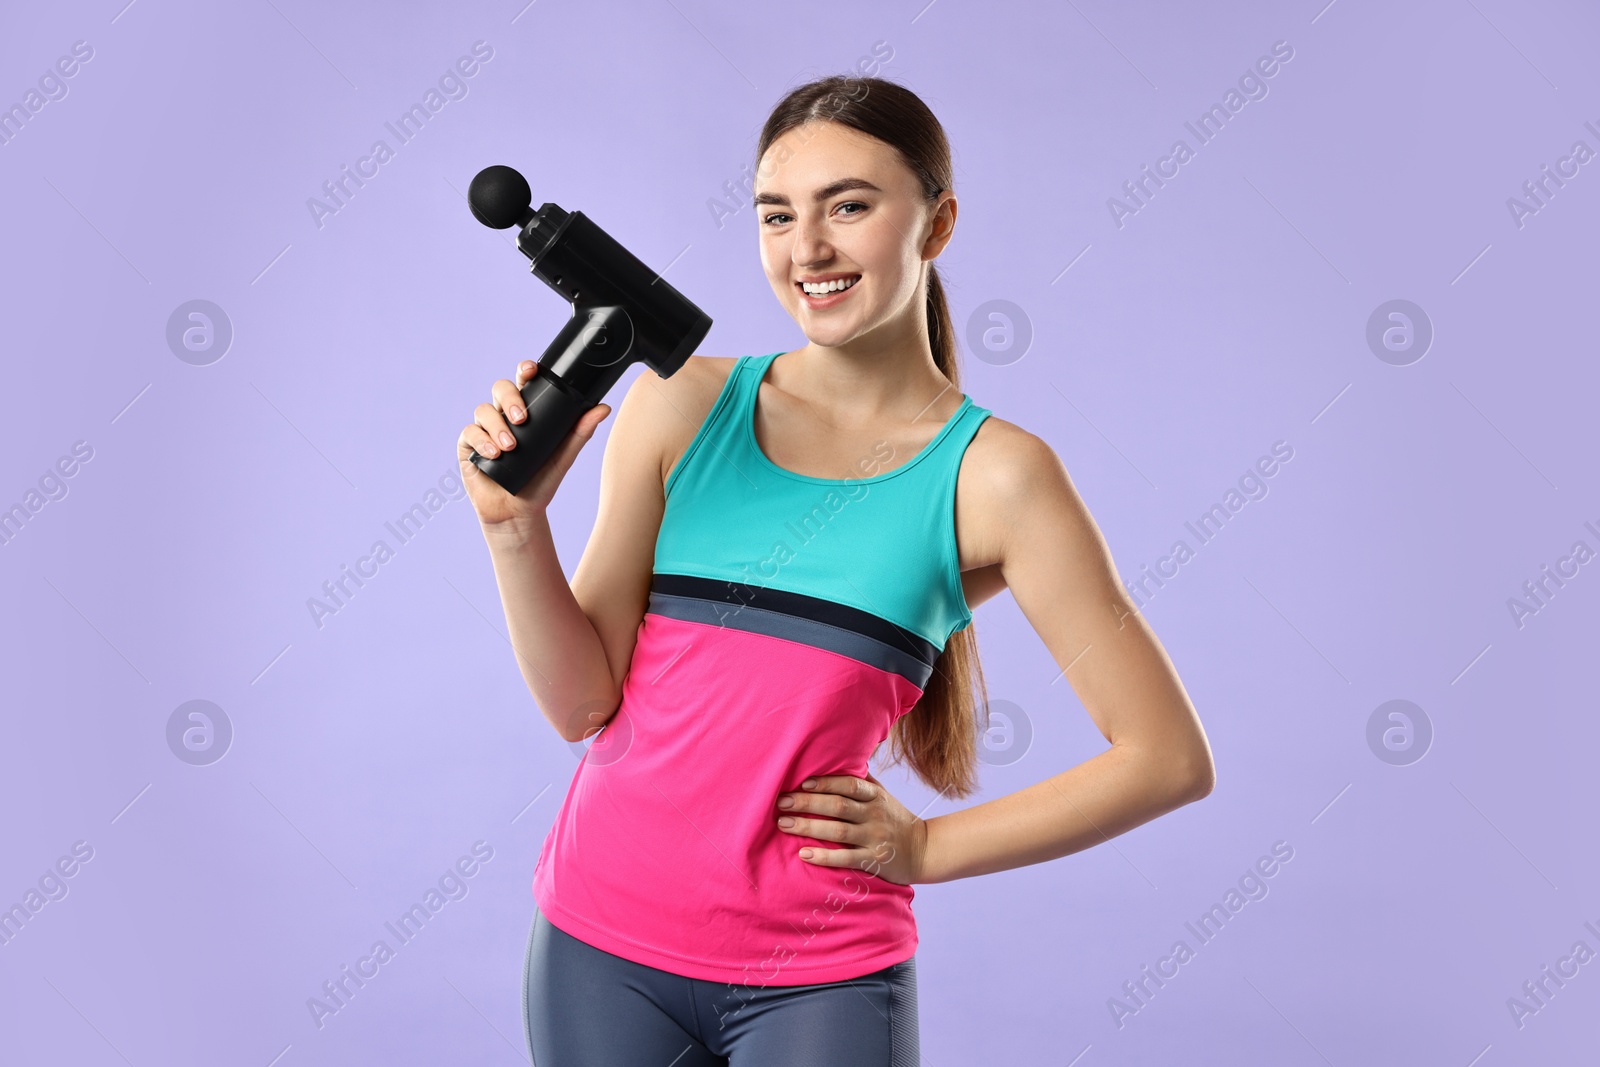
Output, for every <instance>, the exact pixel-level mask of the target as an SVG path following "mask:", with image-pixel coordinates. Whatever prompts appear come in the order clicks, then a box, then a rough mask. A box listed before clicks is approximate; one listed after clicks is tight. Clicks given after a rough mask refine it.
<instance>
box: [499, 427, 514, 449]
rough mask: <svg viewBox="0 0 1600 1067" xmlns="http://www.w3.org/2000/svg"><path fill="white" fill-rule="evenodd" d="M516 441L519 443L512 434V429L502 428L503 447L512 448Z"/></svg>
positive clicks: (501, 441) (501, 440) (501, 442)
mask: <svg viewBox="0 0 1600 1067" xmlns="http://www.w3.org/2000/svg"><path fill="white" fill-rule="evenodd" d="M516 443H517V439H516V438H515V437H512V436H511V431H510V430H501V431H500V444H501V446H502V447H505V448H510V447H511V446H512V445H514V444H516Z"/></svg>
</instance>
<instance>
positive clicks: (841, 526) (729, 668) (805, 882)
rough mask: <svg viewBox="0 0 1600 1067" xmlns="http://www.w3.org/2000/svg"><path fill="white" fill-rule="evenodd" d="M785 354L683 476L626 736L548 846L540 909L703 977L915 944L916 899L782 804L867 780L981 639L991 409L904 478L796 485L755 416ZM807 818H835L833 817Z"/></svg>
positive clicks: (577, 929)
mask: <svg viewBox="0 0 1600 1067" xmlns="http://www.w3.org/2000/svg"><path fill="white" fill-rule="evenodd" d="M780 354H781V353H778V352H774V353H771V354H770V355H766V356H741V357H740V358H739V359H738V360H737V361H736V362H735V364H734V366H733V368H732V369H731V370H730V371H729V374H728V378H727V381H726V382H725V383H724V384H723V387H722V391H721V393H720V394H719V396H718V398H717V401H716V403H715V405H714V406H713V407H712V409H711V411H710V413H709V414H708V415H707V416H706V419H705V421H704V423H703V424H702V425H701V426H700V428H699V430H698V431H697V432H696V434H695V436H694V438H693V439H692V440H691V442H690V444H689V447H688V450H687V451H686V452H685V453H684V455H683V457H682V458H681V459H680V460H679V461H678V463H677V465H676V466H675V467H674V469H673V470H672V472H671V474H670V475H669V476H668V479H667V482H666V486H665V490H666V506H665V511H664V513H663V516H662V522H661V529H660V533H659V535H658V536H657V539H656V548H655V559H654V568H653V574H652V577H651V584H650V598H649V603H648V606H647V608H646V611H645V614H644V618H643V620H642V621H641V623H640V626H639V631H638V635H637V643H636V645H635V647H634V652H633V659H632V661H631V664H630V667H629V671H628V674H627V676H626V678H625V680H624V682H623V690H622V701H621V704H620V706H619V707H618V709H617V712H616V714H615V716H614V717H613V718H612V720H611V721H610V722H609V723H608V724H607V725H606V727H605V729H604V730H603V731H601V733H600V734H598V735H597V736H596V737H595V738H594V740H593V741H592V742H591V743H590V745H589V747H588V749H587V751H586V753H585V755H584V758H583V760H582V761H581V762H580V763H579V765H578V768H577V770H576V772H575V773H574V775H573V777H572V782H571V785H570V786H569V787H568V790H567V794H566V799H565V800H564V801H563V802H562V805H561V809H560V811H559V812H558V813H557V815H556V818H555V822H554V823H553V824H552V825H551V827H550V831H549V833H548V834H547V836H546V837H545V841H544V847H543V850H542V852H541V853H540V856H539V860H538V863H537V865H536V867H535V869H534V877H533V894H534V898H535V899H536V901H537V902H538V905H539V908H540V910H541V911H542V912H543V913H544V914H545V916H546V917H547V918H548V919H549V920H550V922H551V923H553V924H554V925H555V926H557V927H559V928H560V929H562V930H564V931H566V932H567V933H569V934H571V935H572V936H574V937H576V938H578V939H579V940H581V941H585V942H587V943H588V944H590V945H593V946H595V947H597V948H600V949H602V950H604V951H606V952H609V953H612V954H613V955H617V956H621V957H623V958H625V959H629V960H633V961H635V962H638V963H642V964H645V965H647V966H650V967H655V968H658V969H660V970H665V971H669V972H672V973H674V974H679V975H685V976H688V977H691V978H701V979H707V980H711V981H718V982H727V983H729V984H731V985H746V986H786V985H808V984H813V983H819V982H834V981H842V980H844V979H847V978H857V977H860V976H862V975H865V974H869V973H871V972H873V971H876V970H880V969H882V968H884V967H888V966H890V965H891V964H895V963H899V962H901V961H903V960H906V959H908V958H910V957H911V956H912V955H913V954H914V953H915V952H916V948H917V930H916V923H915V920H914V917H913V915H912V911H911V901H912V898H913V896H914V890H913V888H912V887H911V886H904V885H897V884H895V883H893V882H889V881H887V880H885V879H883V878H880V877H878V876H877V875H875V874H873V873H871V872H870V871H867V870H862V869H860V868H859V867H857V866H844V867H823V866H818V865H816V864H813V863H809V862H807V861H806V860H803V859H801V858H800V856H799V851H800V849H801V848H803V847H806V846H811V847H814V848H815V847H822V848H837V847H841V846H840V845H839V843H837V842H831V841H825V840H821V839H817V838H812V837H805V836H799V835H796V834H793V833H788V832H785V831H783V830H781V829H780V828H779V827H778V825H777V820H778V817H779V816H780V815H782V814H785V812H783V811H782V810H780V809H779V808H778V807H777V800H778V795H779V794H780V793H784V792H799V791H800V783H801V782H802V781H804V780H805V779H806V778H808V777H810V776H812V775H827V774H847V775H854V776H856V777H865V776H866V774H867V772H868V770H869V769H870V768H869V766H868V759H869V757H870V756H871V755H872V753H873V751H874V750H875V749H876V748H877V746H878V745H879V744H880V743H881V742H883V741H884V740H885V739H886V738H887V737H888V736H889V731H890V728H891V727H892V726H893V725H894V723H895V722H896V721H897V720H898V719H899V718H900V717H901V716H902V715H904V714H906V713H907V712H908V711H910V710H911V708H912V706H913V705H914V704H915V703H916V702H917V700H918V698H919V697H921V695H922V693H923V691H924V689H925V687H926V685H927V682H928V679H929V677H930V676H931V674H932V671H933V666H934V662H935V660H936V659H937V657H938V655H939V653H940V652H941V651H943V649H944V647H945V644H946V642H947V641H948V640H949V639H950V637H951V636H952V635H953V634H955V633H956V632H957V631H959V630H961V629H964V628H965V627H966V626H967V624H968V623H969V622H971V620H972V614H971V612H970V611H969V610H968V608H967V604H966V599H965V597H964V595H963V593H962V588H961V574H960V564H959V560H958V557H957V554H956V540H955V488H956V475H957V472H958V470H959V468H960V464H961V458H962V455H963V454H964V452H965V450H966V447H967V445H968V443H969V442H970V441H971V440H972V437H973V435H974V434H975V433H976V432H977V430H978V427H979V425H980V424H981V423H982V421H983V420H984V419H985V418H986V417H988V415H989V414H991V412H990V411H989V410H988V409H986V408H982V407H978V406H976V405H974V404H973V403H972V398H971V397H968V396H963V397H962V400H961V405H960V407H959V408H958V410H957V411H956V413H955V415H953V416H952V417H951V418H950V419H949V421H948V422H946V423H945V425H944V426H943V428H941V429H940V430H939V432H938V433H937V434H936V435H935V436H934V437H933V439H932V440H931V441H929V442H928V444H927V445H926V446H925V447H923V448H922V449H921V450H920V451H918V452H917V453H916V454H915V455H913V456H911V457H910V458H909V459H905V460H904V461H903V462H900V460H901V459H902V458H903V457H901V456H896V455H894V450H893V449H892V448H891V447H890V446H888V445H887V444H880V445H879V446H878V447H877V448H876V449H875V450H874V451H873V452H871V453H870V454H868V455H866V456H863V457H862V458H861V460H860V461H859V462H858V463H857V464H856V465H855V476H852V477H844V478H838V479H833V478H816V477H809V476H806V475H801V474H798V473H795V472H792V471H789V470H786V469H784V468H782V467H779V466H777V465H776V464H775V463H773V462H772V461H771V460H770V459H768V458H767V456H766V455H765V454H763V453H762V451H761V449H760V446H759V445H758V444H757V442H756V437H755V408H756V398H757V395H758V393H759V390H760V385H761V382H762V380H763V379H764V378H765V376H766V371H767V367H768V366H769V365H770V364H771V363H772V361H773V360H774V359H775V358H776V357H777V356H779V355H780ZM798 814H801V815H803V816H806V817H816V818H826V816H818V815H815V814H813V813H798Z"/></svg>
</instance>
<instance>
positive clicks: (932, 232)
mask: <svg viewBox="0 0 1600 1067" xmlns="http://www.w3.org/2000/svg"><path fill="white" fill-rule="evenodd" d="M955 228H956V197H955V194H954V193H952V192H951V191H950V190H948V189H946V190H945V191H944V192H943V193H941V194H940V195H939V202H938V203H937V204H936V205H935V206H934V209H933V218H932V220H931V225H930V227H929V232H928V239H927V240H926V241H924V242H923V243H922V258H923V259H937V258H938V256H939V253H941V252H943V251H944V248H945V245H947V244H949V243H950V238H951V236H952V235H953V234H954V233H955Z"/></svg>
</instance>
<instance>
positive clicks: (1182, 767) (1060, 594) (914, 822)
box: [780, 429, 1215, 884]
mask: <svg viewBox="0 0 1600 1067" xmlns="http://www.w3.org/2000/svg"><path fill="white" fill-rule="evenodd" d="M1003 440H1004V444H1003V445H1002V446H1000V452H1001V453H1002V455H1001V457H1000V462H998V463H992V464H986V467H987V469H989V470H996V471H1000V472H1003V473H1001V474H999V475H998V476H997V477H996V478H994V479H992V480H991V481H990V483H989V484H988V485H985V486H984V487H983V488H982V489H981V490H980V492H981V493H982V494H983V497H982V503H983V505H984V507H985V509H986V512H987V515H988V516H989V517H988V518H987V519H986V520H985V523H984V525H985V526H986V527H987V528H989V529H991V530H993V531H994V535H993V536H994V537H995V539H996V544H997V546H998V549H999V555H1000V561H999V562H1000V570H1001V573H1002V574H1003V576H1004V578H1005V584H1006V586H1007V587H1009V588H1010V590H1011V593H1012V596H1013V597H1015V599H1016V602H1017V606H1018V607H1020V608H1021V609H1022V613H1023V614H1024V615H1025V616H1026V617H1027V619H1028V621H1029V623H1031V624H1032V625H1033V628H1034V630H1035V631H1037V632H1038V634H1039V637H1040V638H1041V639H1042V640H1043V641H1044V643H1045V645H1046V647H1047V648H1048V649H1049V650H1050V654H1051V656H1052V657H1053V658H1054V660H1055V662H1056V665H1057V666H1058V667H1060V668H1061V669H1062V671H1064V672H1065V674H1066V677H1067V679H1068V681H1070V682H1071V684H1072V688H1073V691H1074V692H1075V693H1077V695H1078V698H1079V700H1081V701H1082V703H1083V706H1084V709H1085V710H1086V711H1088V713H1089V716H1090V718H1092V719H1093V720H1094V723H1095V725H1096V726H1097V727H1099V729H1100V732H1101V733H1102V734H1104V735H1105V738H1106V740H1107V741H1109V742H1110V744H1111V747H1110V748H1109V749H1107V750H1106V751H1104V752H1101V753H1099V754H1098V755H1096V756H1094V757H1092V758H1090V759H1088V760H1085V761H1084V762H1083V763H1080V764H1078V765H1077V766H1075V767H1072V768H1070V769H1069V770H1065V771H1062V772H1061V773H1059V774H1056V775H1054V776H1052V777H1050V778H1046V779H1045V780H1043V781H1041V782H1037V783H1035V784H1033V785H1031V786H1028V787H1026V788H1024V789H1020V790H1018V791H1017V792H1015V793H1010V794H1008V795H1006V796H1003V797H999V798H997V799H995V800H991V801H988V802H986V803H983V804H978V805H975V806H973V807H970V808H964V809H961V810H959V811H954V812H950V813H949V814H946V815H938V816H935V817H934V818H931V819H927V820H923V819H919V818H917V817H916V816H914V815H912V814H911V813H910V812H908V811H907V810H906V809H905V807H904V806H903V805H901V804H900V803H899V802H898V801H897V800H895V799H894V797H893V796H891V795H890V794H889V793H888V791H887V790H886V789H884V788H883V786H882V785H881V784H880V783H878V782H877V780H876V779H871V778H870V776H869V779H870V780H863V779H859V778H853V777H849V776H843V775H827V776H823V777H821V778H820V779H819V780H818V782H817V786H816V787H815V789H814V790H806V789H802V790H800V791H797V794H794V795H795V796H797V797H798V798H800V799H798V806H797V807H796V808H794V809H792V810H794V813H795V814H798V813H799V812H800V811H802V810H803V811H817V812H823V813H825V814H828V815H833V816H835V817H836V818H841V819H846V820H850V822H851V823H853V824H854V825H851V826H849V827H848V830H847V828H846V827H845V826H841V825H840V824H838V823H834V824H833V826H832V828H831V829H832V831H837V832H830V828H829V824H828V823H827V822H819V821H818V820H811V819H801V820H799V825H797V826H795V827H794V828H792V829H790V828H786V829H789V832H790V833H799V834H805V835H807V836H814V837H823V838H824V839H832V840H838V841H840V842H841V843H844V844H847V845H853V846H855V847H853V848H847V849H841V850H832V849H827V850H822V851H823V852H824V855H820V856H819V855H815V853H816V852H817V850H816V849H813V850H811V851H812V853H813V856H812V857H810V858H812V859H813V861H815V860H821V861H822V862H823V863H824V864H826V865H828V866H836V865H837V866H843V865H846V864H849V865H851V866H858V865H864V864H867V863H870V866H869V867H868V868H867V869H869V870H872V871H873V873H876V874H879V875H880V876H881V877H884V878H887V879H888V880H890V881H894V882H899V883H901V884H908V883H911V882H947V881H951V880H953V879H956V878H967V877H971V876H972V875H978V874H989V873H992V872H994V871H1003V870H1009V869H1011V868H1013V867H1023V866H1027V865H1029V864H1033V863H1042V862H1044V861H1046V860H1052V859H1056V858H1058V857H1060V856H1065V855H1069V854H1071V853H1073V852H1078V851H1080V850H1082V849H1085V848H1088V847H1090V846H1091V845H1096V844H1099V843H1100V842H1101V841H1107V840H1109V839H1111V838H1113V837H1115V836H1117V835H1118V834H1121V833H1124V832H1126V831H1128V830H1131V829H1133V828H1134V827H1136V826H1139V825H1141V824H1142V823H1145V822H1148V821H1150V820H1151V819H1154V818H1156V817H1157V816H1160V815H1162V814H1164V813H1166V812H1168V811H1171V810H1173V809H1174V808H1178V807H1181V806H1183V805H1184V804H1188V803H1190V802H1191V801H1195V800H1199V799H1200V798H1202V797H1204V796H1205V795H1206V794H1208V793H1210V792H1211V789H1212V787H1213V785H1214V783H1215V768H1214V766H1213V764H1212V758H1211V748H1210V745H1209V743H1208V742H1207V740H1206V735H1205V731H1204V729H1203V728H1202V727H1201V725H1200V719H1199V716H1198V715H1197V714H1196V713H1195V709H1194V706H1193V704H1191V703H1190V701H1189V697H1188V694H1187V693H1185V692H1184V689H1183V684H1182V682H1180V681H1179V680H1178V675H1177V672H1176V671H1175V670H1174V669H1173V666H1172V662H1171V660H1170V659H1168V658H1167V654H1166V651H1165V650H1164V649H1163V648H1162V647H1161V643H1160V641H1158V640H1157V639H1156V636H1155V634H1154V633H1153V632H1152V631H1151V629H1150V627H1149V626H1148V624H1146V622H1145V620H1144V617H1143V616H1142V615H1140V614H1139V612H1138V609H1137V608H1136V607H1135V606H1134V605H1133V603H1132V602H1131V600H1130V599H1129V597H1128V594H1127V592H1126V591H1125V590H1124V589H1123V588H1122V585H1121V583H1120V582H1119V581H1118V580H1117V574H1116V568H1115V565H1114V564H1113V563H1112V561H1111V553H1110V551H1109V550H1108V549H1107V547H1106V543H1105V539H1104V538H1103V537H1102V536H1101V534H1100V531H1099V529H1098V528H1097V527H1096V526H1095V523H1094V519H1093V518H1092V517H1091V516H1090V514H1089V511H1088V509H1087V508H1086V507H1085V506H1084V504H1083V501H1082V499H1081V498H1080V497H1079V496H1078V492H1077V490H1076V488H1075V487H1074V486H1073V484H1072V480H1071V478H1070V477H1069V475H1068V474H1067V471H1066V468H1065V466H1064V465H1063V464H1062V463H1061V460H1060V458H1059V457H1058V456H1057V455H1056V454H1055V451H1054V450H1053V449H1051V448H1050V446H1049V445H1048V444H1047V443H1046V442H1044V441H1043V440H1041V439H1040V438H1038V437H1036V436H1034V435H1032V434H1028V433H1025V432H1019V431H1016V430H1015V429H1013V430H1012V431H1011V432H1010V433H1007V434H1006V435H1004V438H1003ZM824 792H826V793H832V794H834V795H833V796H828V797H824V796H822V795H820V794H822V793H824ZM846 798H849V799H846ZM780 807H782V805H780ZM780 814H782V812H781V811H780ZM830 853H831V854H830ZM864 857H865V858H864Z"/></svg>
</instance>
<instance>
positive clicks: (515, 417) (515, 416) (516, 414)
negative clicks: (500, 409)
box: [511, 404, 527, 422]
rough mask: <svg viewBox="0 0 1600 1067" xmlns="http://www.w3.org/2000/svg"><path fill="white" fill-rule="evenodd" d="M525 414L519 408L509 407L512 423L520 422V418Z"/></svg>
mask: <svg viewBox="0 0 1600 1067" xmlns="http://www.w3.org/2000/svg"><path fill="white" fill-rule="evenodd" d="M526 414H527V412H526V411H523V410H522V409H521V408H519V407H517V406H516V405H515V404H513V405H511V421H513V422H521V421H522V416H524V415H526Z"/></svg>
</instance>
